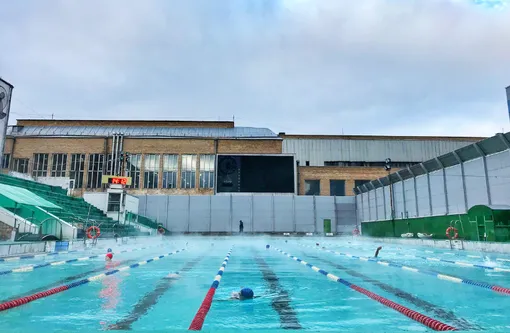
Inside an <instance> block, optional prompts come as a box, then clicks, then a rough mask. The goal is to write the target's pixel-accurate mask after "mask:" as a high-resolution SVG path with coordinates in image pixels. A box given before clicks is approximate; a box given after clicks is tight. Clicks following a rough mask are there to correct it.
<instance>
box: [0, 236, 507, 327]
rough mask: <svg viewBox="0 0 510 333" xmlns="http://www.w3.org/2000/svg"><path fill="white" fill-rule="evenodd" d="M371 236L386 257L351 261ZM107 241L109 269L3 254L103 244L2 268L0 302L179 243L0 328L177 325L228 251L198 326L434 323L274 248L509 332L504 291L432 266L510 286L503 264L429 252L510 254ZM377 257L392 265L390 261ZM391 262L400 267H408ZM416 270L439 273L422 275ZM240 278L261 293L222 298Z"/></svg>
mask: <svg viewBox="0 0 510 333" xmlns="http://www.w3.org/2000/svg"><path fill="white" fill-rule="evenodd" d="M186 243H187V244H186ZM316 243H319V246H317V245H316ZM266 244H270V245H271V247H270V249H266ZM379 245H382V246H383V249H382V250H381V251H380V254H379V258H377V260H379V261H382V262H383V264H381V263H378V262H375V261H363V260H360V259H359V258H358V257H365V256H366V257H373V255H374V252H375V249H376V248H377V246H379ZM142 246H151V247H150V248H147V249H145V250H139V251H134V252H125V253H120V251H121V250H123V249H126V248H129V249H133V248H137V247H142ZM111 247H112V248H113V250H114V251H115V252H117V254H116V255H115V257H114V265H117V266H115V267H112V266H111V265H112V264H107V263H105V261H104V252H103V251H102V250H95V251H94V250H93V251H86V252H77V253H69V254H62V255H59V256H48V257H41V258H35V259H27V260H20V261H15V262H12V261H11V262H0V271H6V270H10V269H14V268H18V267H21V266H27V265H37V264H40V263H43V262H54V261H60V260H68V259H73V258H83V257H87V256H91V255H94V254H97V253H99V257H98V258H93V259H90V260H84V261H77V262H72V263H67V264H62V265H57V266H48V267H43V268H40V269H35V270H33V271H31V272H23V273H10V274H4V275H0V281H1V283H0V303H4V302H6V301H11V300H14V299H18V298H20V297H25V296H28V295H31V294H35V293H38V292H40V291H44V290H48V289H51V288H54V287H57V286H59V285H63V284H69V283H72V282H74V281H78V280H81V279H84V278H88V277H92V276H96V275H98V274H100V273H104V272H107V271H109V270H112V269H116V268H117V269H118V268H119V267H123V266H126V265H130V264H133V263H135V262H140V261H143V260H147V259H151V258H154V257H157V256H159V255H163V254H167V253H169V252H173V251H174V250H178V249H185V250H184V251H182V252H179V253H176V254H172V255H170V256H167V257H164V258H162V259H160V260H157V261H152V262H149V263H146V264H145V265H141V266H139V267H136V268H132V269H127V270H122V271H120V272H118V273H116V274H113V275H109V276H106V277H104V278H102V279H98V280H96V281H92V282H90V283H87V284H83V285H80V286H77V287H75V288H72V289H69V290H64V291H62V292H60V293H57V294H54V295H50V296H48V297H44V298H41V299H38V300H35V301H33V302H30V303H27V304H24V305H21V306H19V307H14V308H11V309H8V310H5V311H2V312H0V332H28V333H32V332H40V331H44V332H64V331H65V332H70V331H74V332H85V331H87V332H90V331H100V330H130V331H133V332H170V331H185V330H187V329H188V327H189V325H190V323H191V322H192V320H193V318H194V316H195V314H196V313H197V310H198V309H199V307H200V305H201V304H202V301H203V300H204V297H205V296H206V294H207V292H208V291H209V289H210V287H211V283H212V282H213V280H214V279H215V276H216V274H217V273H218V269H219V267H220V266H221V265H222V263H223V260H224V258H225V256H226V254H227V252H228V251H229V249H231V248H232V252H231V255H230V258H229V261H228V264H227V266H226V268H225V270H224V273H223V276H222V278H221V281H220V284H219V287H218V288H217V290H216V294H215V296H214V300H213V302H212V305H211V308H210V310H209V312H208V314H207V316H206V318H205V321H204V325H203V328H202V330H203V331H206V332H226V331H239V330H260V331H262V330H263V331H278V330H285V329H297V330H306V331H314V332H317V331H321V332H333V331H336V332H338V331H344V332H398V331H413V332H414V331H415V332H420V331H421V332H426V331H433V330H432V329H431V328H428V327H427V326H425V325H423V324H421V323H419V322H417V321H415V320H413V319H410V318H408V317H407V316H405V315H403V314H402V313H400V312H398V311H396V310H394V309H392V308H390V307H388V306H385V305H383V304H381V303H380V302H377V301H376V300H374V299H372V298H370V297H367V296H366V295H365V294H363V293H360V292H358V291H356V290H353V289H352V288H349V287H347V286H346V285H345V284H341V283H338V282H335V281H332V280H331V279H328V278H327V277H326V276H325V275H323V274H321V273H319V272H316V271H314V270H313V269H311V268H310V267H307V266H305V265H302V264H300V263H299V262H297V261H296V260H293V259H291V258H289V257H288V256H286V255H284V254H282V253H281V252H279V251H277V250H276V249H280V250H281V251H284V252H286V253H289V254H291V255H293V256H296V257H298V258H300V259H302V260H306V261H307V262H308V263H309V264H312V265H315V266H317V267H318V268H320V269H323V270H325V271H327V272H329V273H331V274H334V275H336V276H338V277H340V278H342V279H344V280H346V281H348V282H349V283H352V284H355V285H357V286H359V287H361V288H364V289H366V290H368V291H370V292H372V293H373V294H376V295H377V297H384V298H385V299H388V300H390V301H392V302H395V303H397V304H399V305H401V306H404V307H406V308H409V309H411V310H414V311H416V312H419V313H420V314H423V315H426V316H428V317H431V318H433V319H436V320H438V321H440V322H442V323H445V324H448V325H451V326H453V327H456V328H458V329H459V330H461V331H479V330H483V331H489V332H490V331H494V332H496V331H509V330H510V319H509V318H508V315H507V314H506V309H507V308H508V307H509V306H510V295H505V294H502V293H497V292H495V291H492V290H490V289H487V288H482V287H480V286H475V285H472V284H466V283H456V282H454V281H452V280H451V279H449V280H448V279H446V280H445V279H439V278H438V277H437V273H442V274H445V275H448V276H453V277H456V278H461V279H464V280H466V279H470V280H475V281H481V282H485V283H489V284H491V285H492V284H493V285H498V286H502V287H510V272H506V271H502V272H496V271H494V270H493V269H492V270H491V269H485V268H480V267H478V268H477V267H464V266H460V265H458V264H452V263H445V262H441V261H434V258H436V259H437V258H442V259H446V260H452V261H457V262H461V264H462V263H468V264H469V263H472V264H479V265H483V266H490V267H500V268H503V269H509V270H510V261H505V260H510V256H504V255H496V254H494V255H487V254H480V253H468V252H466V251H448V250H442V249H430V248H417V247H407V246H397V245H385V244H376V243H370V242H361V241H356V240H353V239H352V238H350V237H349V238H315V237H313V238H312V237H309V238H308V237H307V238H287V239H283V238H250V237H230V238H228V237H225V238H220V237H218V238H213V237H187V238H179V239H172V238H170V237H169V238H165V239H164V240H163V241H161V240H159V239H158V240H151V241H150V244H130V245H129V247H126V246H124V247H114V246H113V245H112V246H111ZM327 251H333V253H331V252H327ZM334 252H337V253H341V254H343V255H339V254H335V253H334ZM345 254H347V255H354V256H355V257H348V256H346V255H345ZM420 257H423V258H429V259H430V258H432V260H426V259H422V258H420ZM497 259H499V260H497ZM385 262H386V263H391V265H389V266H387V265H385V264H384V263H385ZM392 265H393V266H392ZM398 265H405V266H407V267H409V268H411V270H405V269H402V268H401V267H397V266H398ZM422 271H423V272H425V271H426V272H429V271H434V272H435V273H434V274H432V273H420V272H422ZM174 272H179V273H180V278H179V279H177V280H168V279H164V277H165V276H166V275H167V274H169V273H174ZM241 287H251V288H252V289H253V290H254V291H255V294H256V295H259V296H260V297H259V298H256V299H254V300H250V301H243V302H240V301H232V300H229V298H230V295H231V293H232V292H233V291H236V290H239V289H240V288H241Z"/></svg>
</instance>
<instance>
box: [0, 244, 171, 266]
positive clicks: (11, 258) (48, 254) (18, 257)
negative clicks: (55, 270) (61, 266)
mask: <svg viewBox="0 0 510 333" xmlns="http://www.w3.org/2000/svg"><path fill="white" fill-rule="evenodd" d="M162 245H166V244H160V245H154V246H147V247H141V248H134V249H129V250H123V251H120V252H114V254H117V253H125V252H135V251H139V250H145V249H150V248H152V247H156V246H162ZM94 250H95V251H103V250H105V249H101V250H99V249H94ZM79 252H87V251H86V250H84V251H81V250H70V251H59V252H50V253H41V254H27V255H22V256H17V257H4V258H0V262H2V261H6V262H7V261H17V260H23V259H34V258H43V257H49V256H58V255H60V254H68V253H79Z"/></svg>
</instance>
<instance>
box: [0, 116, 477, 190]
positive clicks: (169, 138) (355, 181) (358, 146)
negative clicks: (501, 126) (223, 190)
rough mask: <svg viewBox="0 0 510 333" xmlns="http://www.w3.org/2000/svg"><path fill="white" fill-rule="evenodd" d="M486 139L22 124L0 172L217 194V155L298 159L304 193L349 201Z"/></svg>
mask: <svg viewBox="0 0 510 333" xmlns="http://www.w3.org/2000/svg"><path fill="white" fill-rule="evenodd" d="M481 139H483V138H466V137H460V138H459V137H389V136H388V137H386V136H317V135H288V134H285V133H280V134H275V133H274V132H272V131H271V130H269V129H267V128H253V127H236V126H235V125H234V122H230V121H212V122H211V121H138V120H132V121H121V120H119V121H113V120H109V121H102V120H40V119H20V120H18V121H17V124H16V125H15V126H12V127H11V128H9V130H8V133H7V139H6V144H5V148H4V156H5V158H4V162H3V165H2V166H1V168H2V172H9V171H12V172H18V173H22V174H25V175H28V176H31V177H32V178H36V179H37V178H41V179H42V178H48V177H50V178H51V177H55V178H67V179H71V181H72V183H73V185H72V187H73V188H74V189H75V190H74V193H75V194H76V195H82V194H83V192H96V191H104V190H105V185H104V184H102V176H103V175H112V174H116V175H124V176H128V177H131V179H132V184H131V185H128V186H127V192H128V193H130V194H133V195H140V194H148V195H155V194H169V195H174V194H175V195H197V194H209V195H210V194H214V181H215V165H216V163H215V162H216V157H217V155H218V154H293V155H294V156H295V158H296V163H297V168H296V172H297V189H298V194H300V195H322V196H349V195H353V191H352V189H353V188H354V187H357V186H359V185H360V184H362V183H364V182H367V181H369V180H372V179H375V178H379V177H383V176H385V175H387V171H385V169H384V160H385V159H386V158H391V159H392V162H393V163H392V164H393V167H394V168H395V169H398V168H404V167H407V166H409V165H412V164H416V163H419V162H423V161H425V160H428V159H430V158H433V157H435V156H439V155H442V154H445V153H447V152H449V151H452V150H455V149H459V148H461V147H464V146H466V145H469V144H472V143H473V142H476V141H479V140H481Z"/></svg>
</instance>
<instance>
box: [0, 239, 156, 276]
mask: <svg viewBox="0 0 510 333" xmlns="http://www.w3.org/2000/svg"><path fill="white" fill-rule="evenodd" d="M152 247H154V246H152ZM149 248H151V247H141V248H138V249H129V250H123V251H119V252H116V253H115V252H114V253H115V254H117V253H126V252H136V251H141V250H146V249H149ZM98 257H99V255H97V254H96V255H93V256H89V257H83V258H73V259H69V260H61V261H52V262H45V263H42V264H38V265H27V266H21V267H16V268H13V269H9V270H5V271H0V275H7V274H10V273H26V272H32V271H33V270H34V269H39V268H43V267H49V266H60V265H65V264H69V263H73V262H77V261H85V260H90V259H94V258H98Z"/></svg>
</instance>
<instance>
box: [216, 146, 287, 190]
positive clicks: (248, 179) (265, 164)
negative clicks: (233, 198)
mask: <svg viewBox="0 0 510 333" xmlns="http://www.w3.org/2000/svg"><path fill="white" fill-rule="evenodd" d="M217 192H218V193H225V192H240V193H294V192H295V176H294V157H293V156H267V155H265V156H263V155H244V156H243V155H218V168H217Z"/></svg>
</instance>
